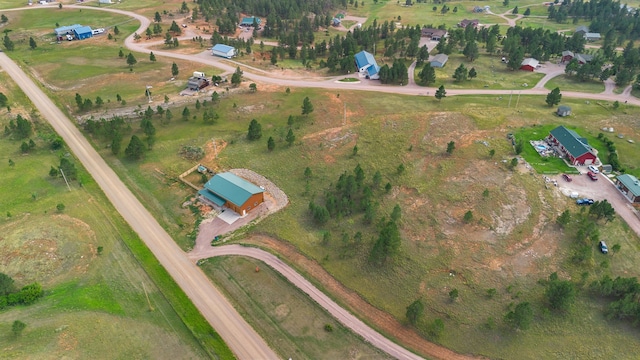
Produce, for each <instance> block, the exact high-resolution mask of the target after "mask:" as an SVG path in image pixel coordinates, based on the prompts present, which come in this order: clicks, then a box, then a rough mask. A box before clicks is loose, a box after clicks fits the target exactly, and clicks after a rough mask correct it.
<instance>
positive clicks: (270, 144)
mask: <svg viewBox="0 0 640 360" xmlns="http://www.w3.org/2000/svg"><path fill="white" fill-rule="evenodd" d="M275 148H276V142H275V140H273V137H272V136H269V140H267V150H269V151H273V149H275Z"/></svg>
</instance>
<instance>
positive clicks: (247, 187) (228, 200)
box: [198, 172, 264, 216]
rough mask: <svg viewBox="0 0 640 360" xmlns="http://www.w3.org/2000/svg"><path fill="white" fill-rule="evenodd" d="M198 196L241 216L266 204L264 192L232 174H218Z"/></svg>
mask: <svg viewBox="0 0 640 360" xmlns="http://www.w3.org/2000/svg"><path fill="white" fill-rule="evenodd" d="M198 194H199V195H201V196H202V197H204V198H205V199H207V200H208V201H210V202H212V203H214V204H216V205H218V206H224V207H227V208H229V209H231V210H233V211H235V212H237V213H238V214H240V215H243V216H244V215H246V213H247V212H248V211H250V210H251V209H252V208H255V207H257V206H258V205H260V204H261V203H263V202H264V190H263V189H262V188H260V187H258V186H256V185H254V184H252V183H250V182H248V181H247V180H245V179H243V178H241V177H239V176H237V175H235V174H232V173H230V172H226V173H220V174H216V175H215V176H214V177H213V178H211V180H209V181H207V183H206V184H205V185H204V189H202V190H200V191H198Z"/></svg>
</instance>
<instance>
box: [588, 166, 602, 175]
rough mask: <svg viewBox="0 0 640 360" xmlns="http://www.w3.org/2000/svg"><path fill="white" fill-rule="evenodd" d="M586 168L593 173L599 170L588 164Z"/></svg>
mask: <svg viewBox="0 0 640 360" xmlns="http://www.w3.org/2000/svg"><path fill="white" fill-rule="evenodd" d="M587 168H588V169H589V171H591V172H592V173H594V174H597V173H599V172H600V170H598V168H597V167H595V166H594V165H589V166H587Z"/></svg>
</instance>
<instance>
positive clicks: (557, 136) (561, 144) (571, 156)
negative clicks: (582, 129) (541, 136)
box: [547, 126, 598, 165]
mask: <svg viewBox="0 0 640 360" xmlns="http://www.w3.org/2000/svg"><path fill="white" fill-rule="evenodd" d="M547 142H548V143H549V144H552V145H553V146H554V147H555V148H556V149H557V151H558V153H559V154H560V155H561V156H562V157H564V158H566V160H567V162H568V163H569V164H571V165H591V164H595V163H597V162H598V157H597V156H596V151H595V150H594V149H593V148H592V147H591V146H589V143H588V142H587V139H585V138H583V137H580V135H578V133H576V132H575V131H573V130H569V129H567V128H566V127H564V126H558V127H557V128H555V129H553V130H551V132H550V133H549V136H548V137H547Z"/></svg>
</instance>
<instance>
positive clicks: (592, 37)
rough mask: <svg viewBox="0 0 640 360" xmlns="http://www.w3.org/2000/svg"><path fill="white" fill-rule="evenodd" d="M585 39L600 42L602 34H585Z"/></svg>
mask: <svg viewBox="0 0 640 360" xmlns="http://www.w3.org/2000/svg"><path fill="white" fill-rule="evenodd" d="M584 38H585V39H587V41H598V40H600V33H586V34H584Z"/></svg>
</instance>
